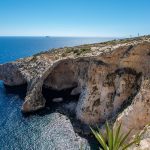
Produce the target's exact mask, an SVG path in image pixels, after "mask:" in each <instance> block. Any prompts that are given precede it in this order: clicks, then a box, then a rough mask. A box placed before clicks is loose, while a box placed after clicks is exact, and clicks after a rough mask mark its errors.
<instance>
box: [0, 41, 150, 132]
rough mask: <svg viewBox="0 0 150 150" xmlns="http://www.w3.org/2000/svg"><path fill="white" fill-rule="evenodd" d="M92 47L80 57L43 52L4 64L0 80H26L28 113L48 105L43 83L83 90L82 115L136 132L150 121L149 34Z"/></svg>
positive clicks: (78, 110)
mask: <svg viewBox="0 0 150 150" xmlns="http://www.w3.org/2000/svg"><path fill="white" fill-rule="evenodd" d="M92 46H93V45H91V51H92V52H91V53H88V54H86V55H85V56H82V57H74V56H72V57H70V58H67V57H64V58H62V57H61V58H58V59H56V58H54V54H53V53H43V54H41V55H37V56H34V57H30V58H25V59H22V60H18V61H16V62H13V63H9V64H4V65H0V79H1V80H4V83H5V84H7V85H10V86H12V85H20V84H23V83H27V84H28V89H27V90H28V92H27V96H26V98H25V102H24V104H23V107H22V110H23V111H24V112H31V111H35V110H38V109H40V108H43V107H44V106H45V102H46V100H45V98H44V96H43V95H42V89H43V87H45V88H49V89H53V90H56V91H61V90H64V89H68V88H73V90H72V91H71V92H70V95H76V94H80V97H79V100H78V102H77V105H76V108H75V111H76V117H77V118H78V119H79V120H81V121H82V122H84V123H86V124H95V123H104V122H105V121H106V120H109V119H112V118H115V120H116V123H115V124H117V123H118V122H122V126H123V130H124V132H126V131H127V130H128V129H129V128H134V132H133V134H136V133H137V132H138V131H140V130H141V129H143V128H144V126H145V125H146V124H147V123H149V122H150V109H149V108H150V104H149V102H150V94H149V93H150V78H149V76H150V61H149V60H150V42H149V38H146V39H142V40H139V41H136V39H135V40H132V41H131V42H130V43H126V44H125V43H123V44H118V45H115V46H113V45H111V47H110V48H109V51H108V46H107V47H105V46H101V45H99V44H97V45H94V47H92ZM93 50H94V51H93ZM106 50H107V51H106ZM96 52H97V53H96ZM60 53H61V52H59V55H60ZM62 53H63V52H62ZM92 54H94V56H92ZM95 54H96V55H95ZM54 98H55V97H54ZM56 98H58V97H56ZM119 114H120V115H119ZM137 114H138V115H137Z"/></svg>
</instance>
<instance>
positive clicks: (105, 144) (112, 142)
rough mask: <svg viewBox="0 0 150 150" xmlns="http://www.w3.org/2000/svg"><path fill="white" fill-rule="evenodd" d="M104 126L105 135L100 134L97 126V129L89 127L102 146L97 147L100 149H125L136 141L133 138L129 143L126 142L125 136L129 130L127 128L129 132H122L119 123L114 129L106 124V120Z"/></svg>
mask: <svg viewBox="0 0 150 150" xmlns="http://www.w3.org/2000/svg"><path fill="white" fill-rule="evenodd" d="M105 128H106V135H105V136H104V135H102V134H101V132H100V129H99V128H97V130H94V129H92V128H91V131H92V133H93V134H94V136H95V138H96V139H97V141H98V142H99V144H100V145H101V147H102V148H101V147H100V148H99V149H100V150H126V149H127V148H129V147H130V146H132V145H133V144H134V143H136V142H137V140H133V141H131V142H130V143H129V142H127V138H128V136H129V134H130V133H131V130H129V132H128V133H126V134H122V133H121V124H120V125H119V126H118V127H116V129H113V128H110V125H109V124H108V122H106V125H105Z"/></svg>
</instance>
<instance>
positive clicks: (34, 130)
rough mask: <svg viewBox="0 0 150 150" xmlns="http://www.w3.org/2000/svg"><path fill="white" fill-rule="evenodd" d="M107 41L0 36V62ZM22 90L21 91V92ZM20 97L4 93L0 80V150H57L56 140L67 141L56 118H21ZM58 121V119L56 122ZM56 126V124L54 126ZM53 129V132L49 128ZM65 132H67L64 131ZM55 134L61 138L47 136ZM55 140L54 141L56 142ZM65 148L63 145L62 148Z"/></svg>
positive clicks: (57, 142) (21, 101)
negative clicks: (60, 48)
mask: <svg viewBox="0 0 150 150" xmlns="http://www.w3.org/2000/svg"><path fill="white" fill-rule="evenodd" d="M110 39H111V38H109V39H108V38H68V37H65V38H62V37H61V38H60V37H53V38H46V37H0V63H5V62H9V61H12V60H16V59H18V58H20V57H26V56H30V55H32V54H35V53H37V52H40V51H41V50H42V51H45V50H48V49H51V48H57V47H64V46H75V45H81V44H87V43H96V42H102V41H106V40H110ZM21 91H22V90H21ZM22 103H23V98H22V97H20V95H19V94H18V93H16V92H10V91H8V90H7V89H6V88H5V87H4V85H3V83H2V81H0V150H59V149H60V148H58V146H59V141H62V140H64V141H65V142H66V143H70V144H72V143H71V141H69V136H71V135H69V134H67V135H66V134H65V133H66V132H67V131H65V130H64V128H65V125H61V127H62V128H61V127H59V128H57V131H55V128H54V127H55V126H53V122H54V121H57V119H58V116H57V115H56V116H55V114H54V113H53V114H52V113H49V114H45V115H38V114H36V115H31V116H29V117H24V116H23V115H22V113H21V111H20V108H21V105H22ZM58 122H59V119H58ZM58 124H59V123H58ZM53 128H54V129H53ZM66 130H67V129H66ZM55 133H58V134H59V135H60V137H62V135H63V139H59V136H58V135H57V136H58V138H55V140H54V138H53V136H51V135H52V134H53V135H54V134H55ZM56 139H58V140H56ZM63 148H64V149H66V150H67V148H66V147H65V146H64V147H62V149H63Z"/></svg>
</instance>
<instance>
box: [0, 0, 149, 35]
mask: <svg viewBox="0 0 150 150" xmlns="http://www.w3.org/2000/svg"><path fill="white" fill-rule="evenodd" d="M138 33H140V34H141V35H143V34H150V0H0V35H31V36H32V35H35V36H41V35H44V36H45V35H52V36H106V37H107V36H129V35H137V34H138Z"/></svg>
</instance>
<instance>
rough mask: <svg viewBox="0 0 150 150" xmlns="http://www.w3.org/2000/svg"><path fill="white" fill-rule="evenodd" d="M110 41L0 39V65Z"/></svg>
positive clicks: (93, 39) (84, 39) (90, 39)
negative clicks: (74, 47)
mask: <svg viewBox="0 0 150 150" xmlns="http://www.w3.org/2000/svg"><path fill="white" fill-rule="evenodd" d="M111 39H113V38H77V37H72V38H71V37H0V64H1V63H5V62H8V61H12V60H16V59H18V58H21V57H27V56H30V55H33V54H35V53H38V52H40V51H46V50H48V49H51V48H58V47H64V46H76V45H82V44H90V43H97V42H103V41H107V40H111Z"/></svg>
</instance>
